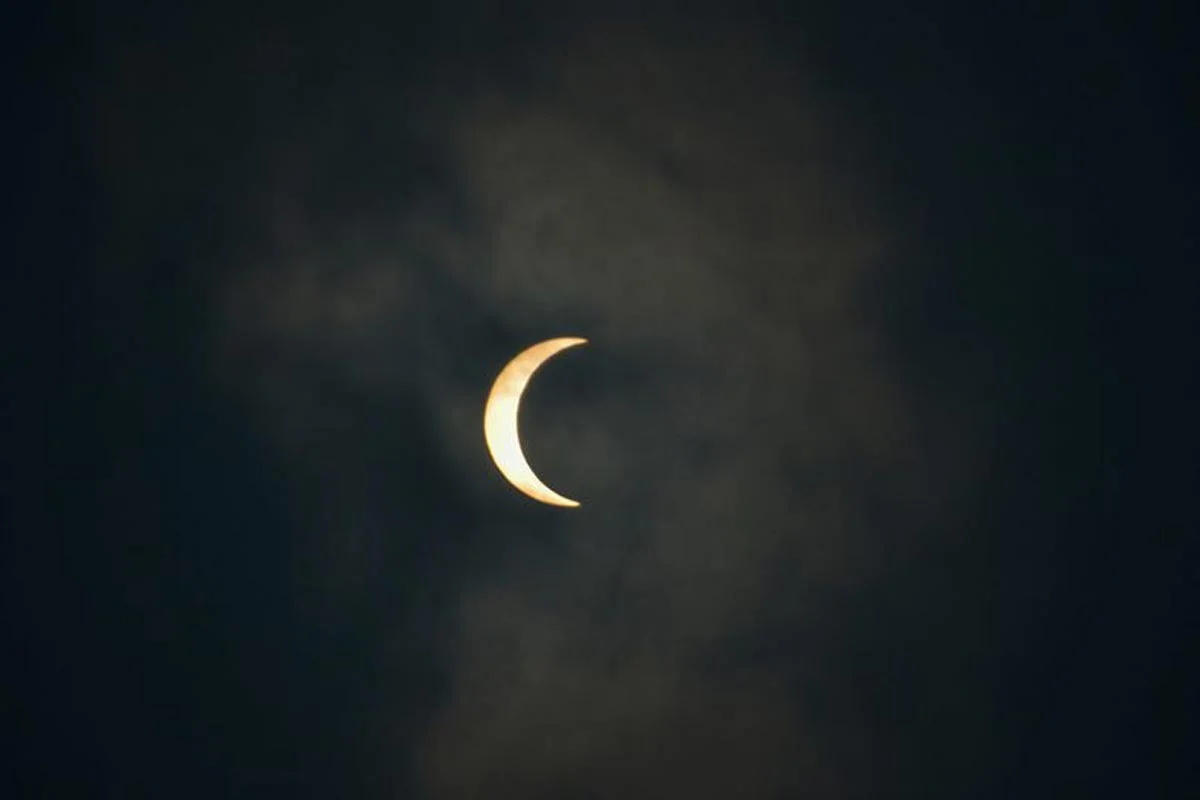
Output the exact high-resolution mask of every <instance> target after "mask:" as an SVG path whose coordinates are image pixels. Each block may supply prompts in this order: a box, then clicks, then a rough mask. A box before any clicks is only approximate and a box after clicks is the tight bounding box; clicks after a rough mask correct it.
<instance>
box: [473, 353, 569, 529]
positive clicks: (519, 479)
mask: <svg viewBox="0 0 1200 800" xmlns="http://www.w3.org/2000/svg"><path fill="white" fill-rule="evenodd" d="M586 343H587V339H579V338H575V337H562V338H559V339H547V340H546V341H544V342H539V343H538V344H535V345H534V346H533V347H530V348H528V349H527V350H524V351H523V352H521V354H520V355H518V356H517V357H516V358H514V359H513V360H512V361H510V362H508V364H507V365H506V366H505V367H504V369H502V370H500V374H499V375H497V376H496V382H495V383H493V384H492V391H491V392H490V393H489V394H488V399H487V405H486V406H485V407H484V410H483V436H484V438H485V439H486V440H487V446H488V452H490V453H491V454H492V461H494V462H496V468H497V469H499V470H500V474H501V475H503V476H504V477H505V478H506V479H507V480H508V482H509V483H511V484H512V485H513V486H515V487H517V489H519V490H520V491H521V492H523V493H524V494H526V495H528V496H529V497H532V498H533V499H534V500H538V501H540V502H542V503H548V504H550V505H552V506H564V507H568V508H574V507H576V506H578V505H579V503H578V502H576V501H575V500H572V499H571V498H569V497H563V496H562V495H561V494H559V493H558V492H556V491H554V490H553V489H551V488H550V487H549V486H547V485H546V484H544V483H542V480H541V478H539V477H538V476H537V474H536V473H535V472H534V471H533V468H532V467H530V466H529V462H528V461H526V460H525V453H524V452H522V450H521V434H520V432H519V431H518V429H517V412H518V411H519V408H520V405H521V395H522V394H523V393H524V392H525V387H526V386H528V385H529V380H530V379H531V378H532V377H533V373H535V372H537V370H538V367H540V366H542V364H544V363H546V362H547V361H549V360H550V359H551V358H553V357H554V356H555V355H557V354H558V353H560V352H561V351H563V350H566V349H567V348H568V347H575V346H576V345H581V344H586Z"/></svg>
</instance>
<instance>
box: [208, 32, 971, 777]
mask: <svg viewBox="0 0 1200 800" xmlns="http://www.w3.org/2000/svg"><path fill="white" fill-rule="evenodd" d="M725 22H726V23H730V22H731V21H730V20H725ZM522 52H523V53H524V54H525V55H524V56H523V57H522V58H521V59H519V63H516V64H510V65H508V68H507V69H497V70H488V69H484V68H481V69H478V70H472V69H470V68H469V66H470V63H471V62H470V60H469V59H467V60H466V62H465V63H466V65H467V67H468V68H464V67H463V64H462V63H452V64H439V63H438V61H437V59H430V61H429V64H428V67H427V71H425V72H422V73H421V79H420V80H419V81H416V82H415V83H414V84H413V85H412V86H408V87H394V86H392V85H389V83H388V82H387V80H386V75H372V78H373V80H364V81H362V82H361V83H360V84H355V87H354V88H355V89H356V90H359V91H361V94H360V95H357V96H355V97H354V98H352V99H348V100H344V98H338V102H342V101H343V100H344V101H345V102H347V103H351V104H352V108H353V110H352V111H350V112H342V111H335V112H333V113H330V114H329V115H328V116H326V117H321V118H320V119H317V120H315V121H314V122H313V123H312V125H311V126H309V127H308V128H299V129H297V130H288V131H286V133H285V135H283V136H282V137H281V138H280V139H279V140H275V139H270V140H267V141H265V143H264V145H263V148H264V150H263V153H262V155H263V159H262V163H265V164H270V165H274V166H273V168H271V169H268V170H266V171H258V172H252V173H251V174H252V175H253V179H252V181H251V184H252V186H253V195H252V202H251V203H250V205H249V206H248V212H247V214H248V216H247V218H246V223H245V224H246V225H247V227H248V228H249V229H250V230H253V231H256V232H257V233H256V240H257V245H255V246H253V247H250V248H247V249H246V250H245V251H244V252H241V253H239V254H238V255H237V257H236V258H235V259H234V260H233V261H232V263H230V264H227V265H225V268H224V269H223V270H222V272H221V275H222V277H221V280H220V284H219V285H218V286H216V287H213V288H214V291H213V294H212V297H213V298H214V302H213V306H212V309H211V313H212V315H213V319H214V323H213V328H212V330H213V337H214V338H213V340H212V342H211V343H210V345H211V348H212V353H213V365H214V369H215V370H216V372H215V374H216V375H217V376H218V377H219V378H220V380H221V381H222V382H223V383H224V385H226V386H227V387H228V388H229V391H230V392H231V393H232V396H235V397H238V398H240V399H241V400H242V401H244V402H245V404H246V409H247V412H248V413H251V414H253V415H254V416H255V418H256V419H258V420H260V424H261V425H262V426H264V428H265V429H266V430H268V431H269V432H270V434H271V435H272V436H273V437H274V440H275V441H276V442H277V443H278V446H279V448H280V449H281V452H283V453H286V454H287V458H288V459H290V460H291V463H294V464H295V466H296V469H299V470H302V471H304V472H305V473H306V474H315V475H316V476H317V477H316V478H315V483H314V484H313V486H314V489H315V491H316V492H317V495H318V498H319V499H318V500H316V501H315V502H316V503H317V504H318V505H319V507H320V508H321V512H320V514H319V515H318V516H316V517H314V518H312V519H311V520H310V521H309V523H307V526H308V527H309V528H310V530H308V531H307V534H306V535H307V537H309V545H308V548H309V552H308V553H307V555H306V556H304V557H302V558H301V559H300V560H299V562H298V566H297V569H299V570H301V571H302V572H304V573H305V574H309V575H310V576H311V577H310V578H309V579H308V580H315V581H316V582H317V584H318V585H321V586H323V587H324V589H322V590H321V592H322V596H323V597H324V599H323V600H321V601H320V604H322V605H325V606H331V607H333V608H334V609H338V608H342V609H346V608H353V607H355V606H356V605H357V604H360V603H362V602H364V598H371V597H373V596H376V595H378V593H380V592H386V589H385V588H384V587H386V585H387V584H388V583H389V582H393V581H398V580H414V579H417V580H422V581H435V582H442V583H444V584H445V585H446V586H447V587H449V588H448V590H447V591H443V592H440V593H439V592H435V593H434V594H435V595H436V596H438V597H440V598H442V599H441V605H440V606H438V607H431V608H430V609H429V610H428V613H429V614H431V615H434V616H436V619H438V620H439V623H438V625H439V627H438V630H437V635H436V639H435V641H436V648H437V652H438V653H439V655H438V658H439V659H444V663H445V665H446V667H447V669H448V678H447V681H448V683H447V689H446V691H445V694H444V700H443V701H442V702H441V703H440V704H439V705H438V707H437V708H435V709H433V710H432V715H431V716H430V717H429V718H428V719H427V720H426V721H424V722H420V721H414V720H413V719H412V718H411V716H409V715H408V714H407V713H406V710H405V709H404V708H396V707H391V706H389V703H388V700H387V690H386V687H385V689H384V691H383V692H382V693H381V694H382V696H381V697H379V698H378V714H379V715H381V716H382V717H383V719H382V720H381V721H380V722H379V723H378V724H379V726H380V728H381V730H383V731H388V730H392V731H393V733H392V734H388V735H393V736H395V737H396V739H395V740H396V741H397V742H400V743H404V742H410V743H411V746H413V747H415V753H416V758H417V765H418V769H419V771H420V774H421V775H422V779H423V783H424V785H425V788H426V790H427V792H428V795H429V796H430V797H438V798H443V797H444V798H466V797H477V796H482V795H483V794H487V795H489V796H503V797H573V796H584V794H586V795H587V796H603V797H610V796H611V797H616V796H622V797H630V798H635V797H636V798H641V797H645V798H652V797H653V798H658V797H713V798H717V797H731V796H753V797H762V798H766V797H776V796H778V797H793V796H797V794H796V793H797V792H800V793H802V794H803V795H804V796H807V797H841V796H850V795H853V796H860V795H861V794H862V793H864V792H871V791H873V790H876V789H878V787H877V786H875V782H876V781H878V780H880V775H878V774H876V773H875V772H873V771H872V770H871V769H870V768H868V765H869V764H872V763H876V764H878V763H883V762H886V761H887V759H888V757H889V756H888V753H887V752H886V743H884V742H877V741H872V739H871V736H870V735H869V731H868V726H867V721H866V720H865V719H864V718H863V717H862V716H861V715H860V713H859V711H858V709H857V708H856V704H855V703H853V702H850V701H849V695H848V694H847V692H848V691H849V690H848V689H846V688H844V687H842V688H839V687H838V686H837V683H838V678H837V677H836V675H835V674H834V673H836V671H837V670H838V668H839V661H840V660H841V659H842V658H844V654H843V653H842V652H841V649H842V648H843V647H844V642H842V641H841V640H840V638H839V636H840V635H839V624H840V622H839V621H840V620H841V619H842V618H843V616H844V615H845V614H847V613H848V608H852V607H853V605H854V597H855V593H856V591H858V590H859V589H860V588H861V587H863V586H864V585H868V584H870V583H871V582H873V581H876V580H878V579H879V577H880V575H881V574H883V573H886V571H887V570H892V569H898V568H900V566H901V565H903V564H904V563H905V559H906V558H909V557H910V555H911V553H912V552H914V550H915V548H918V547H919V546H920V545H919V543H920V541H921V539H922V537H923V536H925V535H926V534H924V533H923V530H924V526H926V525H928V524H929V523H930V522H931V520H932V519H934V518H936V517H937V515H939V514H943V513H946V512H947V511H948V509H950V508H951V507H952V505H953V503H954V502H955V500H957V499H959V498H960V497H961V494H962V491H963V489H964V482H965V481H968V480H969V476H970V469H971V466H972V461H971V460H970V459H969V458H968V456H967V455H966V452H967V451H966V450H965V449H964V448H965V445H964V444H963V442H964V441H966V439H964V433H965V431H964V429H963V425H964V423H965V420H958V421H955V420H954V419H953V418H952V417H948V416H947V415H946V414H945V412H946V411H947V409H944V408H939V407H938V399H937V398H930V397H923V396H921V395H920V394H918V393H917V392H916V391H915V389H914V388H913V387H911V386H906V385H905V384H904V382H903V381H902V380H900V379H899V378H898V376H897V375H896V374H894V371H893V370H891V369H889V365H888V363H887V358H886V350H885V348H884V347H883V346H882V343H881V342H880V340H879V338H878V331H877V329H876V324H875V321H874V320H872V319H871V318H870V316H869V314H868V310H867V309H866V307H865V306H864V305H863V304H862V303H861V302H860V297H861V289H862V287H863V286H864V284H867V283H869V282H871V281H872V280H875V279H877V278H878V274H879V272H880V271H881V270H888V269H889V268H892V263H893V259H892V255H893V253H894V252H895V247H896V246H897V245H896V243H895V242H894V240H893V230H892V228H891V225H892V223H891V221H889V220H888V219H887V218H885V216H884V214H883V209H884V208H886V204H880V203H877V202H875V201H874V200H873V199H872V194H871V186H872V176H871V175H870V174H866V173H865V171H864V170H862V169H859V168H857V167H856V166H855V165H856V164H857V163H860V159H858V158H856V156H857V155H858V154H857V153H856V149H855V148H856V146H857V145H856V142H861V141H862V140H863V134H862V132H861V131H856V130H854V129H853V128H852V127H851V123H850V121H849V120H846V119H842V118H840V117H839V116H838V115H837V113H836V111H837V109H836V107H834V106H833V105H832V103H831V100H830V98H829V97H823V96H821V94H820V93H819V92H818V91H816V88H815V86H814V85H813V84H812V83H811V82H810V81H809V80H808V79H807V76H806V74H805V65H804V63H803V61H802V60H800V59H797V58H795V57H794V56H789V55H787V54H784V53H782V52H779V51H778V50H776V49H773V48H772V47H771V46H770V44H769V43H768V42H767V41H766V40H765V39H764V38H763V37H762V31H759V30H756V29H755V28H754V26H752V25H731V24H724V25H708V26H705V25H694V26H692V27H691V28H690V29H689V28H684V29H683V30H682V31H680V30H675V29H672V28H670V27H669V26H666V27H662V28H657V29H656V27H655V26H654V25H652V24H648V22H647V20H643V19H639V18H638V16H636V15H630V16H626V17H620V18H616V19H607V20H598V19H591V20H588V19H582V18H579V17H573V16H571V15H563V18H562V19H558V20H552V21H546V20H541V21H540V24H539V26H538V28H537V32H536V33H531V34H529V35H528V38H527V41H526V47H525V49H524V50H523V51H522ZM264 57H267V56H264ZM262 91H263V92H265V93H267V94H268V95H269V94H270V93H271V92H273V91H274V89H273V88H272V87H269V86H268V87H264V88H263V90H262ZM266 101H267V102H270V98H269V97H268V98H266ZM334 109H337V106H336V105H335V106H334ZM413 142H419V143H421V144H422V146H424V147H427V148H428V158H429V160H430V163H429V169H430V170H431V173H430V175H428V176H427V180H426V182H425V183H424V184H423V187H424V188H422V189H420V190H418V191H408V192H404V193H400V192H396V193H395V194H394V195H393V194H390V193H389V189H388V188H387V187H388V185H389V184H388V181H389V180H394V181H398V182H403V176H402V175H398V176H397V177H394V178H389V175H390V174H391V173H392V171H393V170H399V171H400V172H401V173H403V170H404V169H406V168H409V169H415V170H417V171H418V172H421V171H422V168H421V166H420V165H417V166H411V160H412V159H413V158H414V153H413V151H412V143H413ZM396 164H404V165H408V166H406V167H399V166H396ZM346 176H352V177H351V178H347V177H346ZM347 181H349V182H347ZM339 182H341V185H339ZM331 187H332V191H334V192H335V198H334V199H330V197H329V196H328V194H327V193H328V192H329V191H330V188H331ZM338 192H340V193H341V195H340V199H337V196H336V193H338ZM331 203H332V205H329V204H331ZM557 335H583V336H587V337H589V338H590V339H591V340H592V343H591V344H590V345H589V346H588V347H587V348H583V349H580V350H577V351H574V352H572V353H571V354H570V355H569V357H567V358H564V359H562V362H563V363H561V364H559V363H557V362H556V363H555V364H554V365H552V366H551V367H548V368H547V369H546V370H545V371H544V373H543V374H542V375H540V376H539V379H538V381H537V383H535V387H534V389H533V390H531V394H530V400H529V403H528V404H527V405H526V407H525V411H524V415H523V426H524V429H525V431H526V438H527V448H528V449H529V451H530V453H531V455H532V460H533V462H534V464H535V468H536V469H538V471H539V472H540V473H541V474H543V475H544V476H546V479H547V480H548V482H550V483H551V485H554V486H556V487H559V486H560V487H561V488H562V489H563V491H565V492H567V493H568V494H570V495H572V496H576V497H579V498H580V499H581V500H582V501H583V507H582V508H581V509H580V510H578V511H575V512H569V513H562V512H560V511H558V510H555V509H549V508H540V507H531V506H530V502H529V501H527V500H526V499H524V498H522V497H519V496H517V495H516V494H515V493H513V492H512V491H511V490H509V489H508V487H507V486H505V485H504V484H503V482H502V481H501V479H500V478H499V476H498V475H497V474H496V473H495V472H494V470H492V469H491V467H490V465H489V464H488V463H487V462H486V459H487V455H486V450H485V448H484V447H483V442H482V438H481V430H480V424H481V422H480V420H481V414H482V400H483V395H484V393H485V392H486V388H487V385H488V383H489V382H490V380H491V378H492V377H493V375H494V373H495V372H496V371H497V370H498V369H499V367H500V366H501V365H502V364H503V363H504V361H505V360H507V358H508V357H510V356H511V355H512V354H513V353H515V352H516V350H517V349H518V348H520V347H523V346H525V345H527V344H529V343H532V342H533V341H536V340H538V339H540V338H547V337H550V336H557ZM597 375H598V376H600V377H597ZM604 376H607V378H608V380H604ZM556 381H557V382H560V383H559V386H558V388H556V387H555V385H554V382H556ZM538 384H540V386H539V385H538ZM572 386H574V387H575V388H574V389H572V388H571V387H572ZM389 404H393V408H394V411H392V412H388V411H387V409H388V407H389ZM364 408H368V409H370V411H368V412H366V415H365V416H364V415H363V409H364ZM367 420H370V424H368V422H367ZM372 426H378V427H377V428H375V427H372ZM413 427H419V428H421V429H424V433H423V434H422V435H423V437H425V438H424V439H422V441H428V442H429V444H428V445H427V446H425V445H421V446H417V445H414V444H413V442H414V440H413V439H412V438H411V436H408V435H407V434H405V433H402V431H405V430H407V429H409V428H413ZM381 439H382V440H385V441H387V442H389V443H388V444H381V443H380V442H381ZM364 441H365V442H369V444H365V445H362V444H356V442H364ZM388 448H391V450H392V452H386V451H387V450H388ZM381 453H385V455H384V456H382V457H381V456H380V454H381ZM422 459H426V460H430V459H432V460H435V461H436V462H437V465H436V468H437V469H439V470H441V471H442V474H443V475H444V476H445V479H446V480H445V482H444V484H443V485H441V486H439V487H437V489H436V491H437V492H439V493H441V494H442V495H443V499H442V500H441V501H440V502H441V504H444V505H446V506H449V507H450V508H455V509H458V511H452V512H449V514H448V516H447V517H446V519H448V520H449V522H448V525H449V529H447V523H445V522H442V521H440V520H439V519H438V518H437V517H433V516H429V515H418V516H416V517H413V516H411V515H405V514H403V513H398V507H397V505H396V503H395V501H394V497H392V495H393V494H394V493H395V492H401V493H402V492H404V491H405V489H404V488H403V487H400V486H395V485H394V484H398V483H401V482H403V481H405V480H407V479H408V477H407V474H406V472H404V471H400V472H397V473H396V474H387V472H386V471H385V472H383V473H380V470H381V469H383V470H386V467H387V465H389V464H393V465H394V464H398V463H404V462H407V463H406V464H405V469H406V470H418V471H419V470H422V469H423V467H422V465H421V463H420V461H421V460H422ZM312 502H314V501H312V500H305V503H312ZM464 509H467V510H464ZM426 537H439V538H447V537H448V538H451V539H453V540H454V541H455V542H456V544H455V545H454V547H453V548H452V549H451V550H450V552H449V555H446V556H444V560H443V561H442V562H440V563H441V564H442V567H441V569H443V570H444V571H443V572H440V573H434V574H430V575H421V576H414V575H407V576H401V575H400V574H397V573H395V572H393V571H389V567H390V566H393V565H394V564H395V563H396V562H395V560H394V557H389V555H388V554H389V553H394V552H395V551H397V550H398V549H399V550H403V549H406V548H412V547H415V546H419V545H415V544H414V543H413V542H414V540H415V541H418V542H419V540H421V539H423V538H426ZM439 547H443V548H445V547H448V545H446V544H444V543H443V544H441V545H439ZM281 557H283V554H281ZM313 613H318V612H317V611H316V610H315V609H314V611H313ZM337 613H345V612H344V610H343V611H342V612H335V617H336V615H337ZM382 630H383V631H385V633H384V634H383V635H384V636H386V635H387V634H386V626H383V627H382ZM397 635H402V634H397ZM401 649H402V648H401ZM398 668H399V665H397V669H398ZM831 698H832V699H831ZM396 746H397V747H407V746H410V745H406V744H397V745H396ZM397 755H398V756H399V757H401V758H403V756H404V754H397Z"/></svg>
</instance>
